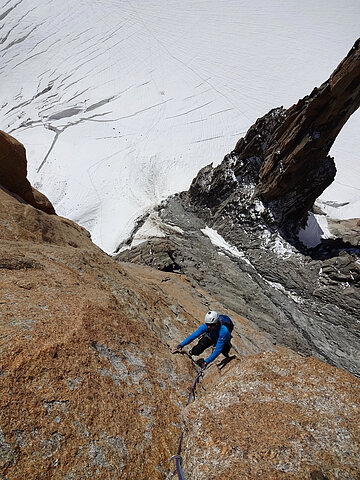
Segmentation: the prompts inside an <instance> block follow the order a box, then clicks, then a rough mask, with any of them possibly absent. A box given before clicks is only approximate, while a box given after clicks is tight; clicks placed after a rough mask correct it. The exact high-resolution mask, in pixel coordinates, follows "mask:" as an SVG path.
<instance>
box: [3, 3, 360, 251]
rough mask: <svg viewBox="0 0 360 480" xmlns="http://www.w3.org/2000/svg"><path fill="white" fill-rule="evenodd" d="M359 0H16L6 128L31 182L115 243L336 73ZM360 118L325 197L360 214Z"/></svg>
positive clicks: (7, 46)
mask: <svg viewBox="0 0 360 480" xmlns="http://www.w3.org/2000/svg"><path fill="white" fill-rule="evenodd" d="M359 23H360V3H359V2H358V1H357V0H348V1H347V2H346V5H345V4H340V3H339V2H337V1H336V0H330V1H329V0H327V1H325V0H319V1H318V2H316V3H315V4H314V3H313V2H312V1H310V0H304V1H303V2H301V4H300V3H299V2H298V1H295V0H292V1H285V0H277V1H276V2H267V1H265V0H254V1H253V2H251V4H250V3H249V2H247V1H245V0H206V1H205V0H199V1H198V2H196V3H194V2H193V1H190V0H182V1H180V0H158V1H156V2H154V1H149V2H142V1H140V0H128V1H120V0H102V1H94V0H82V1H80V2H72V1H70V0H63V1H62V2H58V1H57V0H48V1H47V2H44V1H42V0H8V1H7V2H4V4H3V5H2V6H0V58H1V62H0V81H1V85H2V86H3V88H2V89H1V92H0V119H1V123H0V128H1V129H2V130H4V131H6V132H8V133H10V134H12V135H14V136H15V137H16V138H18V139H19V140H20V141H22V142H23V143H24V144H25V146H26V148H27V155H28V172H29V179H30V181H31V182H32V183H33V184H34V185H35V184H36V186H37V188H38V189H40V190H41V191H43V192H44V193H45V194H46V195H47V196H48V197H49V198H50V199H51V200H52V201H53V202H54V204H55V207H56V210H57V212H58V213H59V214H60V215H63V216H67V217H69V218H72V219H74V220H75V221H77V222H78V223H80V224H82V225H83V226H85V228H88V229H89V230H90V231H91V234H92V238H93V240H94V241H95V243H97V244H98V245H99V246H101V247H102V248H103V249H104V250H106V251H108V252H111V251H114V250H115V249H116V247H117V245H118V244H119V243H120V242H121V241H122V240H123V239H124V238H126V237H127V236H128V234H129V233H130V232H131V230H132V228H133V224H134V221H135V219H136V217H137V216H139V215H140V214H142V213H143V212H144V211H145V210H147V209H148V208H149V207H151V206H152V205H154V204H156V203H158V202H159V201H161V200H162V199H163V198H165V197H167V196H168V195H170V194H173V193H175V192H178V191H181V190H183V189H187V188H188V187H189V184H190V182H191V180H192V179H193V177H194V176H195V175H196V173H197V172H198V170H199V169H200V168H202V167H203V166H204V165H207V164H209V163H211V162H213V163H214V164H215V165H216V164H218V163H219V162H221V160H222V159H223V157H224V155H225V154H226V153H228V152H230V151H231V150H232V149H233V147H234V145H235V143H236V141H237V140H238V138H240V137H241V136H242V135H243V134H244V133H245V132H246V130H247V129H248V128H249V127H250V125H252V124H253V123H254V122H255V121H256V119H257V118H258V117H260V116H263V115H264V114H265V113H267V112H268V111H269V110H270V109H271V108H273V107H277V106H280V105H283V106H285V107H289V106H290V105H292V104H293V103H295V102H296V101H297V100H298V99H299V98H301V97H303V96H304V95H306V94H308V93H309V92H310V91H311V90H312V89H313V87H314V86H319V85H320V84H321V83H322V82H323V81H324V80H326V79H327V78H328V76H329V75H330V73H331V72H332V71H333V70H334V68H335V67H336V65H337V64H338V63H339V62H340V61H341V60H342V59H343V58H344V56H345V55H346V54H347V52H348V51H349V49H350V48H351V46H352V44H353V43H354V41H355V40H356V37H357V35H358V25H359ZM359 125H360V115H359V113H356V114H354V115H353V117H352V118H351V119H350V121H349V122H348V124H347V125H346V126H345V127H344V129H343V132H342V133H341V135H340V136H339V138H338V140H337V141H336V143H335V145H334V147H333V149H332V151H331V154H332V155H334V156H335V161H336V163H337V168H338V175H337V178H336V181H335V182H334V183H333V185H331V186H330V187H329V189H328V190H327V191H326V192H324V194H323V196H322V200H325V201H326V200H336V201H338V202H339V203H347V205H344V206H342V207H334V206H331V205H328V206H327V207H326V209H327V212H328V213H329V214H331V215H332V216H338V217H349V216H360V188H359V178H360V162H359V151H360V148H359V146H360V140H359V137H358V130H359Z"/></svg>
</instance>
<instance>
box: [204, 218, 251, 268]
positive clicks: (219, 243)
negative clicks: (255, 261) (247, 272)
mask: <svg viewBox="0 0 360 480" xmlns="http://www.w3.org/2000/svg"><path fill="white" fill-rule="evenodd" d="M201 232H202V233H203V234H204V235H206V236H207V237H209V238H210V241H211V243H212V244H213V245H215V246H216V247H219V248H221V249H222V250H225V251H226V252H227V253H230V254H231V255H233V256H234V257H238V258H241V259H242V260H244V262H246V263H248V264H249V265H251V263H250V262H249V260H247V259H246V258H245V256H244V253H243V252H240V250H238V249H237V248H236V247H234V246H233V245H230V244H229V243H228V242H227V241H226V240H225V239H224V238H223V237H222V236H221V235H219V234H218V232H217V231H216V230H213V229H212V228H209V227H205V228H202V229H201ZM223 254H224V253H223V252H219V255H223Z"/></svg>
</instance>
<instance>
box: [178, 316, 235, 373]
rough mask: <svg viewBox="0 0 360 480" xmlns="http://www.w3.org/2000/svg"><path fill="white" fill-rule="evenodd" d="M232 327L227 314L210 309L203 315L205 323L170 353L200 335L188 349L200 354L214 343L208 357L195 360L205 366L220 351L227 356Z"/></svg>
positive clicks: (194, 353)
mask: <svg viewBox="0 0 360 480" xmlns="http://www.w3.org/2000/svg"><path fill="white" fill-rule="evenodd" d="M233 327H234V324H233V322H232V320H231V319H230V318H229V317H228V316H226V315H220V316H219V315H218V313H217V312H215V311H214V310H212V311H210V312H208V313H207V314H206V315H205V323H204V324H203V325H201V327H199V328H198V329H197V330H195V332H194V333H192V334H191V335H190V336H189V337H187V338H185V340H183V341H182V342H181V343H179V345H177V346H176V347H175V348H174V349H173V350H172V353H179V352H181V350H182V348H183V347H185V345H188V344H189V343H191V342H192V341H193V340H195V339H196V338H198V337H200V335H202V337H201V338H200V340H199V341H198V343H197V345H195V346H194V347H193V348H192V349H191V350H190V355H200V354H201V353H202V352H203V351H204V350H206V349H207V348H209V347H211V346H212V345H216V346H215V350H214V351H213V352H212V354H211V355H210V356H209V357H208V358H206V359H205V360H204V359H203V358H200V359H199V360H198V361H197V362H196V363H197V364H198V365H199V366H200V367H202V368H206V366H207V365H209V363H210V362H212V361H213V360H215V358H216V357H217V356H218V355H220V353H222V354H223V355H224V357H226V358H228V357H229V351H230V348H231V343H230V340H231V331H232V329H233Z"/></svg>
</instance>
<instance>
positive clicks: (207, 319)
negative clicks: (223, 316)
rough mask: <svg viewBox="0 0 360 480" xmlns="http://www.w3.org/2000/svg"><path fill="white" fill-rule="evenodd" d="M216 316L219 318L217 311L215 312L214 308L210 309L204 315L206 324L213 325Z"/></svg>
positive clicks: (215, 321) (216, 319) (216, 318)
mask: <svg viewBox="0 0 360 480" xmlns="http://www.w3.org/2000/svg"><path fill="white" fill-rule="evenodd" d="M218 318H219V315H218V313H217V312H215V311H214V310H211V311H210V312H208V313H207V314H206V315H205V323H206V324H207V325H214V324H215V323H217V321H218Z"/></svg>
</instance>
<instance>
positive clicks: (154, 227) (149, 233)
mask: <svg viewBox="0 0 360 480" xmlns="http://www.w3.org/2000/svg"><path fill="white" fill-rule="evenodd" d="M168 233H178V234H180V235H182V234H183V233H184V231H183V230H182V229H181V228H179V227H177V226H175V225H169V224H168V223H165V222H163V221H162V219H161V218H160V217H159V214H158V213H157V212H153V213H151V214H150V215H149V216H148V217H147V219H146V220H145V222H144V224H143V225H142V226H141V227H140V228H139V230H138V231H137V232H136V234H135V235H134V238H133V240H132V243H131V246H129V247H125V248H123V249H121V250H125V249H127V248H133V247H136V246H137V245H140V244H141V243H144V242H146V241H147V240H149V238H154V237H157V238H165V237H166V236H167V234H168Z"/></svg>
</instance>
